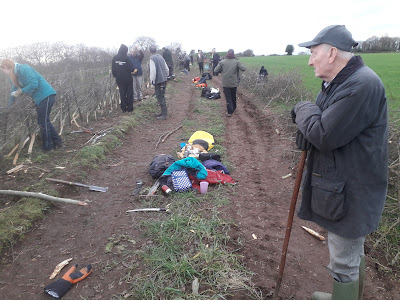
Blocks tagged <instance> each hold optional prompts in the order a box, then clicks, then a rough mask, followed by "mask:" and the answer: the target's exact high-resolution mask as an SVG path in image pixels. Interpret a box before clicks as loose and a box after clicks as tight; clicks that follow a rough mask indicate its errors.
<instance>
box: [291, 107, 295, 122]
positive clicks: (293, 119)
mask: <svg viewBox="0 0 400 300" xmlns="http://www.w3.org/2000/svg"><path fill="white" fill-rule="evenodd" d="M290 116H291V117H292V122H293V123H296V113H295V112H294V107H293V108H292V111H291V112H290Z"/></svg>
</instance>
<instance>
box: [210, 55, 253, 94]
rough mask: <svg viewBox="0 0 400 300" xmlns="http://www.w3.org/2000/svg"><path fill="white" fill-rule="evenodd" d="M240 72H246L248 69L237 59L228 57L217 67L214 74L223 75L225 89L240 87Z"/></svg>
mask: <svg viewBox="0 0 400 300" xmlns="http://www.w3.org/2000/svg"><path fill="white" fill-rule="evenodd" d="M239 71H242V72H243V71H246V67H245V66H244V65H243V64H242V63H241V62H240V61H239V60H238V59H237V58H228V57H226V58H225V59H224V60H222V61H220V62H219V64H218V65H217V66H216V67H215V70H214V73H215V74H218V73H221V74H222V86H223V87H228V88H232V87H237V86H239V82H240V77H239Z"/></svg>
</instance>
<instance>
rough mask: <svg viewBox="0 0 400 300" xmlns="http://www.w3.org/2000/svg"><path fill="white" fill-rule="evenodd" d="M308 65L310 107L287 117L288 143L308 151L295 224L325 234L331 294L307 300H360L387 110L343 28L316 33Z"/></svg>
mask: <svg viewBox="0 0 400 300" xmlns="http://www.w3.org/2000/svg"><path fill="white" fill-rule="evenodd" d="M299 46H301V47H306V48H309V49H310V50H311V57H310V60H309V63H308V64H309V65H310V66H312V67H313V68H314V73H315V76H316V77H318V78H321V79H322V80H323V81H322V89H321V91H320V92H319V93H318V96H317V99H316V103H315V104H314V103H311V102H306V101H304V102H299V103H297V104H296V106H295V107H294V108H293V110H292V120H293V121H294V122H296V123H297V127H298V132H297V137H296V143H297V146H298V147H299V149H301V150H308V149H309V150H310V151H309V156H308V160H307V170H306V174H305V176H304V182H303V195H302V203H301V206H300V208H299V211H298V216H299V217H300V218H301V219H304V220H309V221H313V222H315V223H317V224H318V225H320V226H322V227H323V228H325V229H326V230H327V231H328V248H329V255H330V262H329V265H328V270H329V271H330V273H331V275H332V277H333V279H334V280H333V292H332V294H328V293H323V292H315V293H314V294H313V295H312V299H314V300H331V299H333V300H339V299H340V300H358V299H362V297H363V291H364V278H365V259H364V241H365V237H366V235H367V234H369V233H371V232H373V231H375V230H376V229H377V227H378V223H379V220H380V218H381V215H382V211H383V207H384V203H385V199H386V192H387V183H388V174H387V165H388V150H387V144H388V132H387V126H388V125H387V102H386V95H385V89H384V86H383V84H382V81H381V80H380V78H379V77H378V76H377V75H376V74H375V73H374V71H372V70H371V69H370V68H369V67H367V66H366V65H364V62H363V60H362V59H361V57H360V56H353V54H352V53H351V51H352V48H353V47H355V46H357V43H356V42H355V40H354V39H353V37H352V35H351V33H350V32H349V31H348V30H347V29H346V27H345V26H343V25H332V26H328V27H326V28H324V29H323V30H322V31H321V32H319V33H318V34H317V36H316V37H315V38H314V39H313V40H312V41H310V42H305V43H301V44H299Z"/></svg>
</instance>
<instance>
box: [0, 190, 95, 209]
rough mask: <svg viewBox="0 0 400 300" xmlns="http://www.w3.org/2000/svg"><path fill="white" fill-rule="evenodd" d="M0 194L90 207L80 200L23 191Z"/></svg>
mask: <svg viewBox="0 0 400 300" xmlns="http://www.w3.org/2000/svg"><path fill="white" fill-rule="evenodd" d="M0 194H3V195H10V196H20V197H33V198H38V199H43V200H49V201H55V202H62V203H66V204H77V205H82V206H86V205H88V204H87V203H86V202H83V201H78V200H73V199H68V198H59V197H54V196H50V195H46V194H42V193H33V192H22V191H13V190H0Z"/></svg>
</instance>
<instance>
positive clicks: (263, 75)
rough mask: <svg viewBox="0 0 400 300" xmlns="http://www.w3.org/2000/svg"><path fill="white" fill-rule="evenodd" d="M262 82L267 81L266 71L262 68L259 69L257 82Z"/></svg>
mask: <svg viewBox="0 0 400 300" xmlns="http://www.w3.org/2000/svg"><path fill="white" fill-rule="evenodd" d="M262 81H268V71H267V69H265V68H264V66H262V67H261V69H260V72H259V73H258V80H257V82H262Z"/></svg>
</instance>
